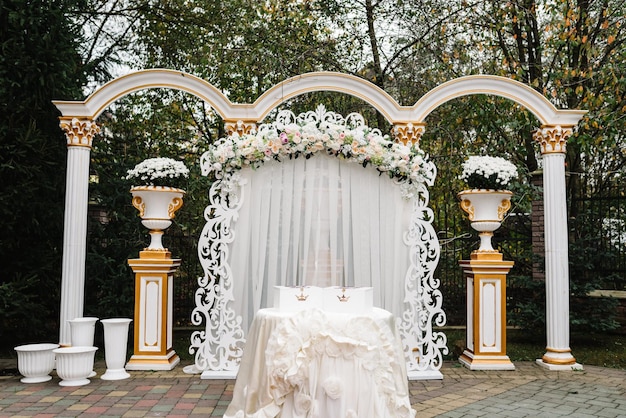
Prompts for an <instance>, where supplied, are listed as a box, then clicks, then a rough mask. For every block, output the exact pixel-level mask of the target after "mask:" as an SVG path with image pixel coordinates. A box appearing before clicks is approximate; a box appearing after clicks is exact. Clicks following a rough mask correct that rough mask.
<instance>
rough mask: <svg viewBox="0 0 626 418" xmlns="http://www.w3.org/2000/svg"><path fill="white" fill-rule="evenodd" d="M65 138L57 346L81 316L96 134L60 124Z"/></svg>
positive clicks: (84, 125) (86, 124)
mask: <svg viewBox="0 0 626 418" xmlns="http://www.w3.org/2000/svg"><path fill="white" fill-rule="evenodd" d="M60 126H61V128H62V129H63V131H64V132H65V136H66V138H67V147H68V148H67V173H66V181H65V216H64V225H63V264H62V273H61V309H60V323H59V327H60V330H59V343H60V344H61V345H70V344H71V334H70V326H69V323H68V322H67V321H68V320H71V319H74V318H77V317H82V316H83V305H84V300H85V254H86V247H87V206H88V198H89V161H90V154H91V144H92V141H93V136H94V135H95V134H97V133H98V132H99V130H100V128H99V127H98V125H96V124H95V123H94V122H93V121H92V120H88V119H82V120H79V119H76V118H74V119H71V120H67V119H64V120H61V123H60Z"/></svg>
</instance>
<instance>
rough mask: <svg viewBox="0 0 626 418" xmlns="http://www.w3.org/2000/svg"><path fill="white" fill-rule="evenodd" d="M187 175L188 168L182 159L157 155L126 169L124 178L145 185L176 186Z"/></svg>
mask: <svg viewBox="0 0 626 418" xmlns="http://www.w3.org/2000/svg"><path fill="white" fill-rule="evenodd" d="M187 177H189V169H188V168H187V167H186V166H185V164H184V163H183V162H182V161H176V160H173V159H171V158H161V157H159V158H149V159H147V160H144V161H142V162H140V163H139V164H137V165H136V166H135V168H133V169H132V170H128V172H127V176H126V180H131V181H137V182H139V183H140V185H146V186H169V187H177V186H180V185H181V183H182V179H183V178H187Z"/></svg>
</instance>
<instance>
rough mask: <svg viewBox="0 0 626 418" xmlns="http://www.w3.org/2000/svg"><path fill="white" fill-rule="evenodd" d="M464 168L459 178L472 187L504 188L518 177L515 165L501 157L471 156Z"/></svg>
mask: <svg viewBox="0 0 626 418" xmlns="http://www.w3.org/2000/svg"><path fill="white" fill-rule="evenodd" d="M462 168H463V172H462V173H461V176H460V177H459V178H460V179H461V180H463V181H464V182H465V183H467V185H468V186H469V187H470V188H471V189H494V190H504V189H506V187H507V186H508V185H509V183H510V182H511V180H513V179H514V178H516V177H517V168H516V167H515V165H514V164H513V163H511V162H510V161H508V160H505V159H504V158H501V157H490V156H471V157H469V158H468V159H467V160H466V161H465V162H464V163H463V166H462Z"/></svg>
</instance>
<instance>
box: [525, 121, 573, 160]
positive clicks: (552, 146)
mask: <svg viewBox="0 0 626 418" xmlns="http://www.w3.org/2000/svg"><path fill="white" fill-rule="evenodd" d="M573 133H574V130H573V127H572V126H561V125H543V126H541V128H539V129H537V130H536V131H535V132H534V133H533V138H534V139H535V141H537V142H539V145H540V146H541V153H542V154H554V153H557V154H558V153H562V154H565V151H566V144H567V140H568V139H569V138H570V137H571V136H572V134H573Z"/></svg>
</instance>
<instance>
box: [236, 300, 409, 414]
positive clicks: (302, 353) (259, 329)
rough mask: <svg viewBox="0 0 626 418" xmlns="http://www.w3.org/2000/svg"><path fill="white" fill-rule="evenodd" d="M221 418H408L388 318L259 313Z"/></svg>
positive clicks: (379, 313)
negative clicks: (231, 394) (231, 395)
mask: <svg viewBox="0 0 626 418" xmlns="http://www.w3.org/2000/svg"><path fill="white" fill-rule="evenodd" d="M247 341H248V342H247V343H246V347H245V351H244V355H243V358H242V361H241V365H240V368H239V374H238V376H237V382H236V383H235V388H234V393H233V400H232V402H231V404H230V405H229V407H228V409H227V410H226V414H225V415H224V417H226V418H244V417H246V418H247V417H254V418H265V417H281V418H292V417H293V418H300V417H319V418H357V417H358V418H385V417H389V418H391V417H393V418H404V417H409V418H412V417H414V416H415V411H414V410H413V409H411V404H410V401H409V396H408V381H407V376H406V362H405V359H404V352H403V351H402V344H401V341H400V337H399V334H398V332H397V331H396V328H395V321H394V318H393V315H392V314H391V313H389V312H387V311H384V310H382V309H374V310H373V311H372V312H371V313H368V314H339V313H328V312H323V311H321V310H305V311H301V312H280V311H278V310H275V309H262V310H260V311H259V312H257V314H256V316H255V319H254V321H253V323H252V325H251V328H250V331H249V333H248V340H247Z"/></svg>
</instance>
